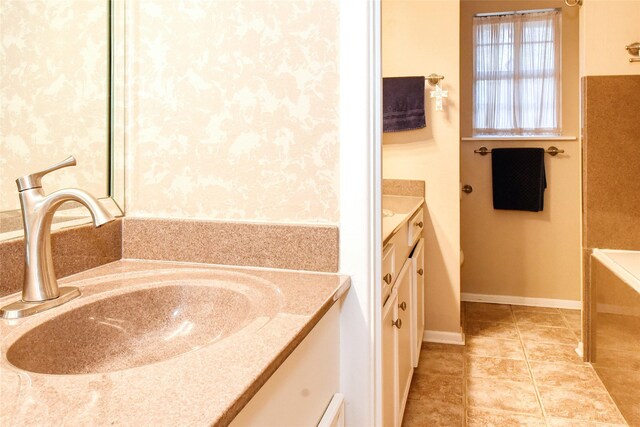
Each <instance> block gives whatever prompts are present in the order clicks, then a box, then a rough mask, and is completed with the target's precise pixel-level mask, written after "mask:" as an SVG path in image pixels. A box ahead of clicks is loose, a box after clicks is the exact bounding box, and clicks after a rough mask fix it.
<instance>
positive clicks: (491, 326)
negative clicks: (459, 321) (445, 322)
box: [465, 322, 518, 340]
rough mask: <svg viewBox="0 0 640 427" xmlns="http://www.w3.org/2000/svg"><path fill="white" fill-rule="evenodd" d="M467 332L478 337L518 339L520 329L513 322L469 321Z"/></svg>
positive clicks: (466, 325) (466, 327) (466, 326)
mask: <svg viewBox="0 0 640 427" xmlns="http://www.w3.org/2000/svg"><path fill="white" fill-rule="evenodd" d="M465 333H466V334H467V335H471V336H476V337H488V338H501V339H509V340H517V339H518V330H517V329H516V326H515V324H513V323H495V322H467V323H466V324H465Z"/></svg>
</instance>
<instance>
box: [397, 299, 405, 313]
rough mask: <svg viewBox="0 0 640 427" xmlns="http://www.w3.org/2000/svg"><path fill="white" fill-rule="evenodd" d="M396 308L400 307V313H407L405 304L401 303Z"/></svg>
mask: <svg viewBox="0 0 640 427" xmlns="http://www.w3.org/2000/svg"><path fill="white" fill-rule="evenodd" d="M398 307H400V309H401V310H402V311H407V303H406V302H404V301H402V302H401V303H400V304H398Z"/></svg>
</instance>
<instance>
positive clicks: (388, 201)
mask: <svg viewBox="0 0 640 427" xmlns="http://www.w3.org/2000/svg"><path fill="white" fill-rule="evenodd" d="M423 204H424V198H423V197H412V196H389V195H383V196H382V211H383V215H382V242H383V243H382V244H383V245H385V244H386V243H387V242H388V241H389V239H391V237H392V236H393V235H394V234H396V232H397V231H398V230H399V229H400V228H401V227H402V226H403V225H404V224H405V223H406V222H407V221H408V220H409V219H410V218H411V217H412V216H413V214H414V213H416V212H417V211H418V210H419V209H420V208H421V207H422V205H423ZM385 210H388V211H391V212H393V215H392V216H385V215H384V212H385Z"/></svg>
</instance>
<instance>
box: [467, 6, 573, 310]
mask: <svg viewBox="0 0 640 427" xmlns="http://www.w3.org/2000/svg"><path fill="white" fill-rule="evenodd" d="M560 7H561V8H562V127H563V135H565V136H573V137H579V130H580V124H579V111H580V109H579V108H580V107H579V87H580V86H579V59H578V56H579V48H578V40H579V37H578V34H579V30H578V26H579V23H578V15H579V9H578V8H576V7H573V8H571V7H568V6H566V5H564V2H563V1H562V0H554V1H485V0H463V1H462V2H461V13H460V28H461V40H460V53H461V55H460V74H461V78H460V81H461V88H460V90H461V94H462V95H461V100H460V109H461V115H460V128H461V134H462V136H463V137H470V136H472V130H471V129H472V118H473V117H472V115H473V49H472V46H473V15H474V14H476V13H489V12H500V11H509V10H526V9H543V8H560ZM460 145H461V148H460V150H461V156H460V161H461V169H462V171H461V175H462V182H463V184H470V185H471V186H473V193H471V194H468V195H467V194H465V195H463V200H462V203H461V209H462V232H461V233H462V249H463V251H464V254H465V262H464V265H463V266H462V291H463V292H464V293H468V294H480V295H492V296H495V295H499V296H513V297H517V298H519V299H520V301H527V300H522V298H545V299H559V300H570V301H578V300H579V299H580V280H581V273H580V272H581V270H580V269H581V249H580V246H581V245H580V169H581V156H580V142H579V141H578V140H573V141H544V140H537V141H512V142H505V141H462V142H461V143H460ZM483 145H484V146H486V147H487V148H489V149H491V148H494V147H544V148H547V147H549V146H551V145H554V146H556V147H558V148H560V149H563V150H565V153H564V154H562V155H558V156H556V157H551V156H548V155H547V156H545V169H546V174H547V184H548V187H547V190H546V192H545V202H544V211H543V212H520V211H498V210H494V209H493V199H492V181H491V156H486V157H482V156H480V155H479V154H475V153H474V152H473V151H474V150H476V149H478V148H479V147H480V146H483ZM464 296H465V297H470V296H469V295H464ZM471 297H473V296H471ZM532 301H533V300H528V302H530V303H531V302H532ZM545 303H550V302H548V301H547V302H545ZM555 303H561V304H566V302H555Z"/></svg>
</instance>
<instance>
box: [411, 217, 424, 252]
mask: <svg viewBox="0 0 640 427" xmlns="http://www.w3.org/2000/svg"><path fill="white" fill-rule="evenodd" d="M408 225H409V233H408V236H407V237H408V240H407V244H408V245H409V246H411V247H413V245H415V244H416V242H417V241H418V239H419V238H420V233H422V228H423V227H424V212H423V211H422V209H420V210H419V211H418V212H416V214H415V215H414V216H412V217H411V219H410V220H409V224H408Z"/></svg>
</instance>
